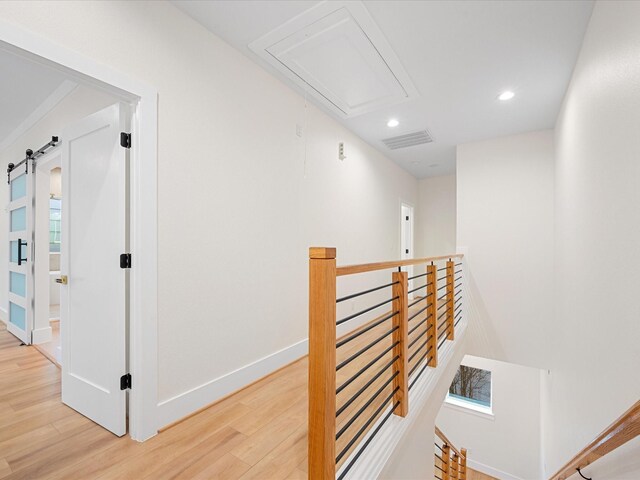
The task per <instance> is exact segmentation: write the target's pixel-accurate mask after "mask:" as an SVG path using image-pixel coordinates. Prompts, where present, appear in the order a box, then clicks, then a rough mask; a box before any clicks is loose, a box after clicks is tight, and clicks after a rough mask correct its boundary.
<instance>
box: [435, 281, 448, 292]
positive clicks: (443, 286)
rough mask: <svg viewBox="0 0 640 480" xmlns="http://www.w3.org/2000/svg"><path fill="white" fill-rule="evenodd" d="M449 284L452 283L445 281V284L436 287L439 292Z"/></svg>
mask: <svg viewBox="0 0 640 480" xmlns="http://www.w3.org/2000/svg"><path fill="white" fill-rule="evenodd" d="M449 285H451V284H450V283H445V284H444V285H442V286H441V287H440V288H438V289H436V291H437V292H439V291H440V290H442V289H443V288H447V287H448V286H449Z"/></svg>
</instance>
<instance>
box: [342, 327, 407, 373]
mask: <svg viewBox="0 0 640 480" xmlns="http://www.w3.org/2000/svg"><path fill="white" fill-rule="evenodd" d="M399 328H400V327H399V326H397V325H396V326H395V327H393V328H392V329H391V330H389V331H388V332H386V333H384V334H382V335H380V336H379V337H378V338H376V339H375V340H374V341H373V342H371V343H370V344H369V345H367V346H366V347H364V348H362V349H360V350H358V351H357V352H356V353H354V354H353V355H351V356H350V357H349V358H347V359H346V360H343V361H342V362H340V364H339V365H338V366H337V367H336V372H337V371H338V370H340V369H341V368H343V367H345V366H346V365H348V364H349V363H351V362H352V361H354V360H355V359H356V358H358V357H359V356H360V355H362V354H363V353H364V352H366V351H367V350H369V349H370V348H371V347H373V346H374V345H376V344H377V343H378V342H381V341H382V340H384V339H385V338H386V337H388V336H389V335H391V334H392V333H393V332H395V331H396V330H398V329H399Z"/></svg>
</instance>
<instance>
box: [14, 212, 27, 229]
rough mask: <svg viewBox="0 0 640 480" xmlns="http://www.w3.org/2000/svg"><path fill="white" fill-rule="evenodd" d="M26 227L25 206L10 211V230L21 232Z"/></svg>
mask: <svg viewBox="0 0 640 480" xmlns="http://www.w3.org/2000/svg"><path fill="white" fill-rule="evenodd" d="M26 229H27V207H20V208H16V209H15V210H12V211H11V231H12V232H21V231H22V230H26Z"/></svg>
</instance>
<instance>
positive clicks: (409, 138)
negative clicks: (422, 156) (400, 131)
mask: <svg viewBox="0 0 640 480" xmlns="http://www.w3.org/2000/svg"><path fill="white" fill-rule="evenodd" d="M431 142H433V137H432V136H431V134H430V133H429V132H427V131H426V130H422V131H420V132H413V133H407V134H406V135H398V136H397V137H391V138H385V139H384V140H382V143H384V144H385V145H386V146H387V147H389V149H390V150H398V149H399V148H407V147H413V146H414V145H422V144H423V143H431Z"/></svg>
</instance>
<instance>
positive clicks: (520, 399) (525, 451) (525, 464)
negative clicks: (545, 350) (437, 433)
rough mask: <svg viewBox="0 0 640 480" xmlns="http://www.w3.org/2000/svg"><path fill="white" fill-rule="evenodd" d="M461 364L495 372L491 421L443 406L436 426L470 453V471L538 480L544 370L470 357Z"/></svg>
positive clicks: (455, 408) (480, 415)
mask: <svg viewBox="0 0 640 480" xmlns="http://www.w3.org/2000/svg"><path fill="white" fill-rule="evenodd" d="M462 364H463V365H467V366H469V367H474V368H481V369H483V370H489V371H490V372H491V381H492V391H491V402H492V409H493V418H490V417H488V416H486V415H482V414H478V413H476V412H473V411H470V410H466V409H464V408H461V407H456V406H451V405H449V404H447V403H446V402H445V403H444V404H443V406H442V408H441V409H440V413H439V414H438V417H437V419H436V425H437V426H438V427H439V428H440V429H441V430H442V431H443V432H444V433H445V435H446V436H447V437H448V438H449V439H450V440H451V441H452V442H453V443H454V445H456V446H457V447H464V448H466V449H467V450H468V458H469V459H470V461H471V467H472V468H474V469H476V470H480V471H484V472H485V473H488V474H493V476H495V477H497V478H503V479H513V478H521V479H523V480H534V479H540V478H541V476H542V472H541V469H540V466H541V463H540V371H539V370H538V369H535V368H529V367H522V366H520V365H515V364H512V363H505V362H499V361H495V360H489V359H486V358H480V357H473V356H470V355H467V356H465V358H464V359H463V360H462ZM486 467H491V469H487V468H486Z"/></svg>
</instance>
